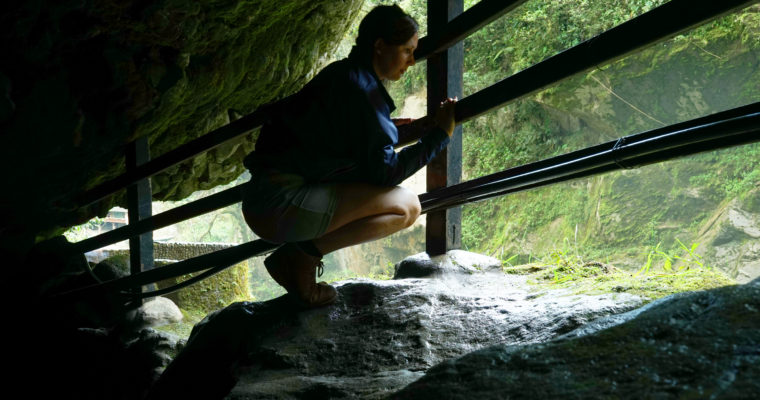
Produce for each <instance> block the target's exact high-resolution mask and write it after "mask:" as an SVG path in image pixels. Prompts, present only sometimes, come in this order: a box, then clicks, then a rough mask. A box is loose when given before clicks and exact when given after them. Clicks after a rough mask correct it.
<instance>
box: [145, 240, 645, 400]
mask: <svg viewBox="0 0 760 400" xmlns="http://www.w3.org/2000/svg"><path fill="white" fill-rule="evenodd" d="M450 256H452V257H450V258H449V261H451V259H454V260H457V259H459V260H462V259H466V258H467V257H464V258H463V257H462V256H467V255H466V254H457V253H455V254H453V255H451V254H450ZM471 257H475V256H471ZM475 258H476V259H477V257H475ZM443 264H446V263H443ZM453 265H454V264H453V262H452V263H451V267H446V268H442V270H441V271H438V273H436V274H434V275H433V276H432V277H431V278H425V279H397V280H391V281H371V280H365V279H358V280H349V281H343V282H339V283H337V284H336V287H337V289H338V293H339V296H338V300H337V302H336V303H335V304H334V305H332V306H328V307H324V308H319V309H315V310H305V311H304V310H299V309H298V308H297V307H296V306H295V305H294V304H293V303H292V302H291V301H290V299H289V298H288V297H287V296H283V297H280V298H277V299H274V300H270V301H267V302H256V303H251V302H241V303H235V304H233V305H231V306H229V307H227V308H225V309H223V310H220V311H219V312H216V313H214V314H211V315H209V316H208V317H207V318H206V319H205V320H204V321H202V322H201V323H199V324H198V325H196V327H195V328H194V329H193V333H192V334H191V336H190V339H189V340H188V345H187V347H186V348H185V350H184V351H183V352H182V353H180V355H178V357H177V358H176V359H175V360H174V362H173V363H172V364H171V366H170V367H169V368H167V370H166V372H165V373H164V375H162V377H161V379H160V380H159V383H158V384H157V385H156V386H155V387H154V391H153V393H152V398H162V397H163V396H166V395H169V394H172V395H175V396H182V395H183V394H187V395H190V394H194V395H200V396H202V397H203V398H222V397H224V396H228V397H227V398H230V399H243V398H285V399H287V398H313V397H314V396H321V397H323V398H341V397H348V398H356V397H359V398H381V397H384V396H388V395H389V394H391V393H393V392H394V391H396V390H398V389H400V388H402V387H403V386H405V385H407V384H408V383H411V382H412V381H414V380H415V379H417V378H419V377H421V376H422V374H423V373H424V371H426V370H427V369H428V368H430V367H431V366H433V365H435V364H437V363H439V362H441V361H443V360H446V359H449V358H452V357H458V356H461V355H463V354H466V353H469V352H472V351H474V350H477V349H480V348H484V347H487V346H490V345H494V344H498V343H509V344H528V343H539V342H545V341H548V340H550V339H552V338H555V337H557V336H560V335H562V334H565V333H568V332H570V331H572V330H573V329H576V328H578V327H579V326H582V325H583V324H585V323H587V322H588V321H592V320H594V319H597V318H600V317H604V316H608V315H611V314H617V313H622V312H626V311H629V310H631V309H635V308H637V307H639V306H640V305H641V304H642V303H643V301H642V299H640V298H638V297H636V296H633V295H629V294H625V293H622V294H614V295H611V294H607V295H595V296H590V295H574V294H571V293H569V292H568V291H562V290H551V291H541V292H535V291H532V289H531V287H530V286H529V285H528V284H527V283H526V279H527V278H526V277H524V276H519V275H507V274H504V273H502V272H501V271H500V269H498V270H496V268H490V269H489V268H481V269H477V268H474V267H473V265H476V264H462V265H461V266H457V267H456V268H454V267H453ZM398 270H400V271H403V270H404V268H399V269H398ZM462 271H468V273H462ZM212 382H213V383H214V384H213V385H212V384H211V383H212Z"/></svg>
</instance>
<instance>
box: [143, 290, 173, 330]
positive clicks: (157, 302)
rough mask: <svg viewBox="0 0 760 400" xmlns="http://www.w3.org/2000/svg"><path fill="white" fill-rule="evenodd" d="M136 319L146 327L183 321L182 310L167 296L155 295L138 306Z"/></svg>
mask: <svg viewBox="0 0 760 400" xmlns="http://www.w3.org/2000/svg"><path fill="white" fill-rule="evenodd" d="M134 321H135V323H136V324H138V325H140V326H144V327H158V326H163V325H168V324H173V323H175V322H179V321H182V311H180V310H179V307H177V305H176V304H174V302H173V301H171V300H169V299H167V298H166V297H154V298H152V299H150V300H148V301H146V302H145V303H143V305H141V306H140V307H138V308H137V310H136V312H135V317H134Z"/></svg>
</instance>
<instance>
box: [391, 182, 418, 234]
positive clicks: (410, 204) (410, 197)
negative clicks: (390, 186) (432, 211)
mask: <svg viewBox="0 0 760 400" xmlns="http://www.w3.org/2000/svg"><path fill="white" fill-rule="evenodd" d="M397 189H398V190H399V192H400V193H399V197H400V201H399V202H398V203H396V204H397V205H398V206H399V207H400V208H401V210H402V212H403V214H404V216H405V217H406V220H405V224H404V225H405V226H404V227H405V228H406V227H409V226H411V225H412V224H414V221H416V220H417V218H419V217H420V213H421V212H422V206H421V205H420V199H419V197H418V196H417V194H415V193H414V192H412V191H411V190H409V189H406V188H403V187H400V186H399V187H398V188H397Z"/></svg>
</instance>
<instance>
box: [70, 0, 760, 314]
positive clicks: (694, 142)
mask: <svg viewBox="0 0 760 400" xmlns="http://www.w3.org/2000/svg"><path fill="white" fill-rule="evenodd" d="M523 2H524V0H516V1H504V0H483V1H481V2H479V3H478V4H476V5H475V6H473V7H471V8H470V9H469V10H467V11H466V12H464V13H463V14H461V15H460V16H458V17H456V18H454V19H453V20H451V21H450V22H449V23H448V24H447V26H446V29H445V34H442V35H440V36H438V37H433V38H430V37H425V38H422V39H421V40H420V46H419V48H418V51H417V53H415V56H416V58H417V59H418V60H420V59H425V58H427V57H429V56H430V55H432V54H435V53H436V52H439V51H443V50H446V49H447V48H448V47H450V46H451V45H453V44H455V43H457V42H458V41H461V40H463V39H464V38H465V37H467V36H468V35H469V34H471V33H472V32H475V31H476V30H478V29H480V28H481V27H483V26H485V25H486V24H488V23H490V22H491V21H493V20H494V19H496V18H498V17H499V16H501V15H502V14H504V13H506V12H508V11H511V10H513V9H514V8H515V7H517V6H519V5H520V4H522V3H523ZM756 2H757V1H756V0H755V1H746V0H745V1H740V0H724V1H720V2H717V1H713V0H672V1H670V2H669V3H666V4H664V5H662V6H660V7H657V8H655V9H653V10H651V11H649V12H647V13H644V14H642V15H640V16H638V17H636V18H633V19H631V20H629V21H627V22H625V23H623V24H621V25H618V26H616V27H614V28H612V29H610V30H608V31H606V32H604V33H602V34H600V35H598V36H596V37H594V38H592V39H590V40H588V41H585V42H583V43H581V44H578V45H576V46H574V47H572V48H570V49H568V50H565V51H563V52H561V53H559V54H557V55H555V56H553V57H550V58H548V59H546V60H544V61H542V62H540V63H538V64H535V65H533V66H532V67H529V68H527V69H525V70H523V71H521V72H518V73H516V74H514V75H512V76H510V77H508V78H506V79H504V80H502V81H500V82H498V83H496V84H494V85H492V86H490V87H487V88H485V89H483V90H480V91H478V92H477V93H474V94H472V95H470V96H467V97H465V98H463V99H461V100H460V101H459V102H458V103H457V106H456V111H455V120H456V122H457V123H458V124H461V123H463V122H465V121H468V120H470V119H472V118H475V117H477V116H479V115H482V114H484V113H487V112H488V111H490V110H493V109H494V108H496V107H499V106H502V105H504V104H506V103H508V102H510V101H513V100H515V99H518V98H520V97H523V96H526V95H528V94H531V93H533V92H536V91H538V90H540V89H542V88H545V87H546V86H548V85H551V84H554V83H557V82H559V81H561V80H563V79H566V78H568V77H570V76H572V75H575V74H577V73H580V72H583V71H587V70H589V69H592V68H595V67H596V66H598V65H601V64H607V63H610V62H612V61H614V60H616V59H619V58H621V57H623V56H625V55H627V54H630V53H632V52H635V51H638V50H641V49H643V48H645V47H647V46H651V45H652V44H655V43H658V42H661V41H663V40H666V39H668V38H670V37H672V36H674V35H677V34H679V33H681V32H684V31H686V30H689V29H691V28H693V27H695V26H697V25H700V24H703V23H705V22H708V21H710V20H713V19H715V18H717V17H719V16H722V15H724V14H727V13H731V12H735V11H737V10H738V9H741V8H743V7H746V6H748V5H750V4H753V3H756ZM266 109H267V106H264V107H262V108H260V109H259V110H257V111H255V112H254V113H252V114H249V115H247V116H244V117H242V118H240V119H238V120H236V121H234V122H232V123H230V124H228V125H225V126H223V127H221V128H218V129H216V130H214V131H212V132H211V133H208V134H206V135H204V136H202V137H199V138H197V139H195V140H193V141H191V142H189V143H187V144H185V145H182V146H180V147H178V148H176V149H174V150H172V151H170V152H168V153H166V154H164V155H162V156H159V157H157V158H155V159H153V160H151V161H149V162H147V163H145V164H143V165H141V166H138V167H136V168H134V169H132V170H131V171H128V172H127V173H125V174H124V175H121V176H119V177H117V178H115V179H113V180H111V181H108V182H106V183H104V184H102V185H100V186H98V187H96V188H94V189H92V190H89V191H87V192H85V193H83V194H82V195H81V196H80V197H79V198H78V202H79V205H81V206H84V205H87V204H91V203H93V202H96V201H98V200H101V199H103V198H104V197H106V196H108V195H110V194H112V193H114V192H116V191H118V190H121V189H124V188H125V187H127V186H129V185H131V184H134V183H136V182H138V181H140V180H141V179H146V178H148V177H150V176H153V175H155V174H157V173H159V172H161V171H164V170H165V169H167V168H169V167H171V166H173V165H175V164H178V163H180V162H183V161H186V160H188V159H190V158H192V157H194V156H197V155H199V154H201V153H203V152H204V151H208V150H210V149H212V148H214V147H216V146H219V145H221V144H223V143H224V142H227V141H229V140H233V139H236V138H240V137H242V136H243V135H246V134H248V133H250V132H251V131H252V130H253V129H256V128H257V127H259V126H260V125H261V124H262V123H263V121H264V119H265V115H266ZM430 124H431V118H430V117H429V116H428V117H424V118H421V119H420V120H418V121H416V122H415V123H414V124H410V126H408V128H407V130H405V131H402V132H400V136H402V138H401V140H400V141H401V142H403V143H408V142H411V141H413V140H415V139H417V138H419V137H420V135H421V133H422V132H423V131H424V127H426V126H429V125H430ZM757 141H760V103H755V104H752V105H749V106H745V107H740V108H736V109H733V110H729V111H726V112H722V113H718V114H714V115H711V116H707V117H702V118H697V119H695V120H691V121H687V122H683V123H679V124H675V125H671V126H667V127H663V128H659V129H655V130H652V131H649V132H645V133H641V134H637V135H631V136H627V137H624V138H621V139H618V140H616V141H612V142H608V143H605V144H601V145H597V146H592V147H589V148H586V149H583V150H579V151H575V152H572V153H568V154H565V155H562V156H558V157H553V158H549V159H546V160H542V161H538V162H535V163H531V164H526V165H523V166H519V167H515V168H510V169H508V170H505V171H502V172H499V173H496V174H491V175H488V176H484V177H481V178H477V179H474V180H471V181H467V182H463V183H460V184H457V185H454V186H450V187H447V188H443V189H440V190H435V191H432V192H429V193H424V194H422V195H420V202H421V204H422V206H423V212H430V211H437V210H442V209H446V208H449V207H454V206H457V205H461V204H465V203H469V202H474V201H481V200H484V199H487V198H490V197H494V196H501V195H505V194H508V193H512V192H516V191H520V190H526V189H530V188H535V187H539V186H544V185H549V184H555V183H558V182H562V181H567V180H570V179H576V178H580V177H584V176H589V175H592V174H599V173H604V172H609V171H612V170H615V169H619V168H629V167H633V166H638V165H643V164H648V163H653V162H661V161H665V160H668V159H672V158H675V157H680V156H685V155H689V154H694V153H697V152H701V151H707V150H712V149H718V148H723V147H727V146H734V145H739V144H746V143H751V142H757ZM241 200H242V192H241V189H240V186H238V187H233V188H230V189H227V190H225V191H223V192H220V193H217V194H214V195H211V196H209V197H206V198H203V199H200V200H197V201H195V202H192V203H188V204H185V205H183V206H180V207H177V208H175V209H172V210H169V211H166V212H164V213H161V214H157V215H155V216H152V217H149V218H147V219H144V220H141V221H138V222H136V223H134V224H131V225H128V226H125V227H122V228H119V229H116V230H114V231H111V232H107V233H104V234H101V235H99V236H96V237H93V238H90V239H87V240H84V241H82V242H79V243H76V244H75V245H74V246H73V249H74V250H75V251H78V252H86V251H90V250H93V249H96V248H100V247H103V246H106V245H108V244H112V243H116V242H119V241H122V240H125V239H127V238H130V237H134V236H136V235H139V234H142V233H145V232H150V231H153V230H155V229H159V228H162V227H166V226H169V225H172V224H175V223H178V222H181V221H184V220H187V219H190V218H193V217H196V216H199V215H202V214H205V213H207V212H210V211H213V210H216V209H219V208H222V207H225V206H228V205H231V204H235V203H237V202H240V201H241ZM276 247H277V245H276V244H272V243H268V242H265V241H263V240H256V241H252V242H248V243H244V244H241V245H238V246H235V247H232V248H229V249H225V250H220V251H217V252H214V253H211V254H206V255H203V256H199V257H194V258H191V259H188V260H184V261H181V262H178V263H175V264H171V265H168V266H164V267H161V268H157V269H153V270H149V271H144V272H140V273H137V274H133V275H131V276H129V277H125V278H121V279H117V280H113V281H109V282H105V283H102V284H98V285H93V286H91V287H87V288H82V289H77V290H74V291H71V292H67V293H64V294H62V295H66V296H82V295H86V294H87V293H88V292H90V291H94V290H116V291H119V292H123V293H124V294H125V296H130V297H131V298H132V299H136V298H145V297H151V296H157V295H160V294H165V293H168V292H170V291H173V290H177V289H179V288H181V287H184V286H187V285H189V284H191V283H193V282H196V281H198V280H200V279H204V278H206V277H208V276H211V275H213V274H214V273H217V272H219V271H222V270H224V269H225V268H227V267H228V266H231V265H234V264H236V263H238V262H240V261H242V260H245V259H247V258H250V257H254V256H257V255H262V254H266V253H267V252H269V251H271V250H273V249H274V248H276ZM200 271H205V272H203V273H202V274H200V275H198V276H196V277H194V278H192V279H191V280H189V281H185V282H183V283H181V284H178V285H176V286H173V287H171V288H166V289H162V290H158V291H153V292H147V293H134V292H128V291H127V290H128V289H130V288H134V287H140V286H142V285H147V284H150V283H154V282H158V281H160V280H163V279H167V278H171V277H176V276H180V275H184V274H188V273H195V272H200Z"/></svg>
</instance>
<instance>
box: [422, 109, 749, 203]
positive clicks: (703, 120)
mask: <svg viewBox="0 0 760 400" xmlns="http://www.w3.org/2000/svg"><path fill="white" fill-rule="evenodd" d="M759 111H760V102H758V103H752V104H748V105H745V106H741V107H737V108H733V109H730V110H726V111H722V112H718V113H715V114H711V115H706V116H703V117H699V118H695V119H692V120H688V121H683V122H679V123H677V124H673V125H669V126H665V127H661V128H657V129H652V130H650V131H646V132H642V133H637V134H634V135H630V136H628V137H627V138H628V139H627V141H628V142H629V143H630V142H634V141H640V140H645V139H648V138H653V137H657V136H661V135H663V134H666V133H669V132H674V131H679V130H684V129H690V128H693V127H696V126H702V125H707V124H711V123H714V122H720V121H725V120H728V119H732V118H737V117H741V116H745V115H748V114H753V113H756V112H759ZM616 142H617V140H613V141H610V142H606V143H601V144H598V145H594V146H590V147H586V148H584V149H581V150H576V151H573V152H570V153H567V154H562V155H559V156H556V157H551V158H547V159H544V160H540V161H536V162H532V163H528V164H523V165H519V166H516V167H513V168H509V169H506V170H504V171H500V172H496V173H493V174H490V175H486V176H482V177H479V178H475V179H471V180H469V181H466V182H462V183H460V184H458V185H456V186H450V187H447V188H442V189H438V190H436V191H433V192H429V193H423V194H422V195H421V196H420V201H421V202H423V203H424V202H426V201H429V200H432V199H434V198H436V197H446V196H448V195H450V194H454V193H457V192H460V191H466V190H469V189H471V188H474V187H480V186H482V185H483V184H487V183H489V182H493V181H494V180H496V179H503V178H509V177H512V176H515V175H518V174H522V173H527V172H531V171H535V170H538V169H540V168H545V167H549V166H552V165H556V164H559V163H563V162H568V161H572V160H575V159H579V158H582V157H586V156H589V155H592V154H596V153H599V152H600V151H604V150H607V149H610V148H611V147H613V146H614V145H615V143H616Z"/></svg>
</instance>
